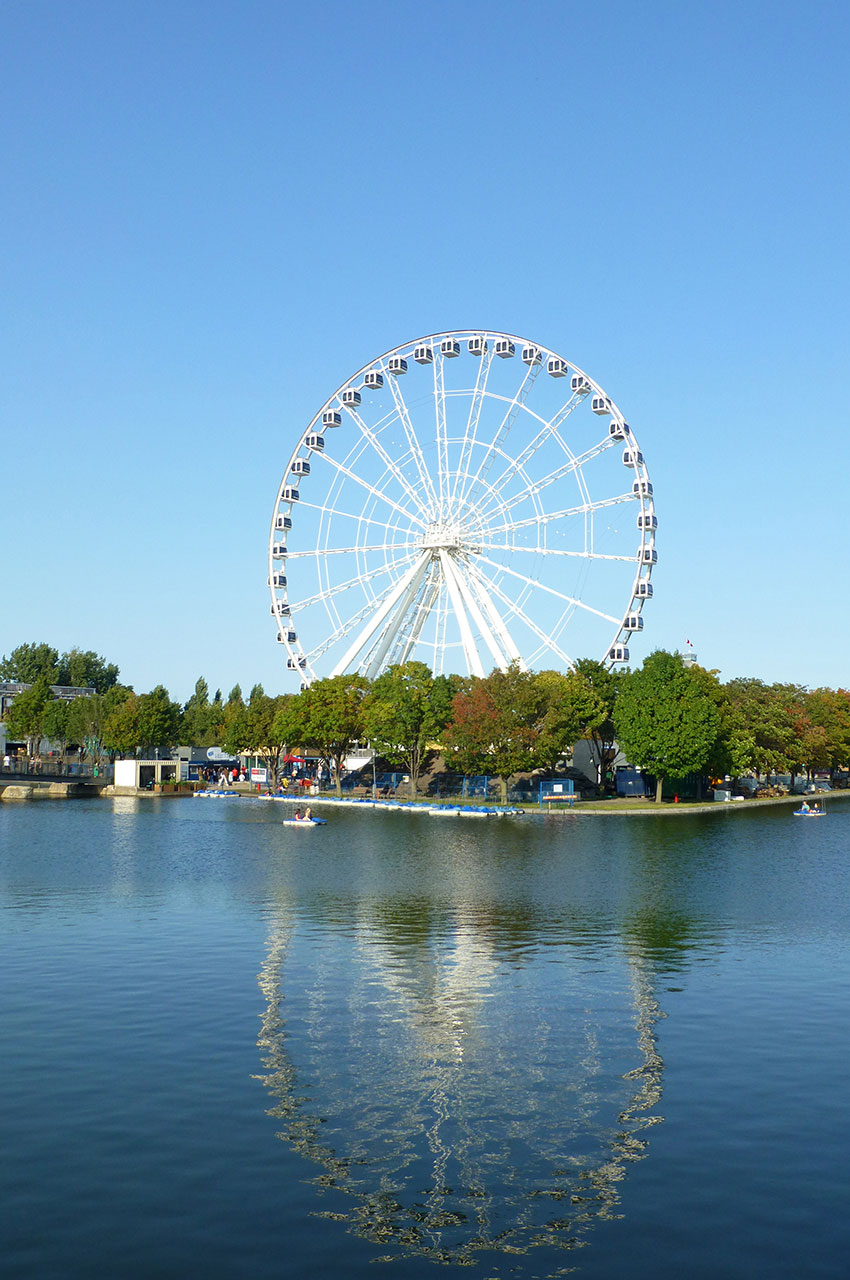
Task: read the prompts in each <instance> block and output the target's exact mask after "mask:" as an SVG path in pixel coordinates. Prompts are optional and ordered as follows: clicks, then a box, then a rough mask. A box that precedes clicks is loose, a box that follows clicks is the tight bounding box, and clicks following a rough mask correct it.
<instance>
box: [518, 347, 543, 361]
mask: <svg viewBox="0 0 850 1280" xmlns="http://www.w3.org/2000/svg"><path fill="white" fill-rule="evenodd" d="M522 358H523V360H524V361H525V363H526V364H542V363H543V352H542V351H541V350H540V348H539V347H523V349H522Z"/></svg>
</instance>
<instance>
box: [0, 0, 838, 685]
mask: <svg viewBox="0 0 850 1280" xmlns="http://www.w3.org/2000/svg"><path fill="white" fill-rule="evenodd" d="M848 34H850V9H848V8H847V6H846V5H845V4H842V3H832V2H828V3H823V2H821V0H814V2H811V0H810V2H807V3H782V2H781V0H778V2H777V3H770V4H768V3H746V2H745V3H740V2H738V3H734V4H733V3H728V2H726V0H720V2H712V3H707V2H706V3H693V4H682V3H673V2H670V3H661V2H657V0H650V2H649V3H644V4H634V3H613V2H606V0H602V2H601V3H593V4H591V3H581V4H579V3H568V2H562V3H549V2H546V0H543V2H541V3H522V4H521V3H504V2H503V3H499V2H498V0H495V2H493V0H491V2H490V3H482V2H480V0H466V2H465V3H458V4H452V5H434V4H432V5H422V4H419V3H415V4H414V3H410V2H409V0H396V2H394V3H364V4H352V3H339V2H337V0H334V2H332V3H317V4H310V5H304V4H291V3H256V2H252V0H246V2H240V3H236V0H232V2H230V3H221V2H218V3H217V2H216V0H212V3H209V2H206V3H199V2H196V0H182V2H181V0H169V2H168V3H162V2H160V0H154V2H153V3H151V2H150V0H146V2H145V3H144V4H142V3H136V2H128V3H122V4H114V3H112V0H108V2H106V0H103V2H94V0H75V3H66V4H58V3H55V0H50V2H49V3H48V2H45V0H26V2H21V0H6V2H5V4H4V5H3V8H2V12H0V37H2V45H3V49H4V73H3V77H2V83H0V99H2V121H3V124H2V132H3V151H4V183H3V186H4V195H3V200H2V204H0V243H2V279H0V297H2V304H0V324H2V341H3V348H4V359H3V366H4V369H3V374H2V382H1V383H0V425H1V426H2V452H1V453H0V467H2V476H3V484H2V505H0V511H1V512H2V530H3V541H2V547H3V552H2V590H1V591H0V653H8V652H9V651H10V649H12V648H13V647H14V646H15V645H16V644H18V643H20V642H22V641H28V640H47V641H50V642H51V643H53V644H54V645H56V646H57V647H59V648H68V647H70V646H72V645H75V644H76V645H79V646H81V647H83V648H94V649H96V650H97V651H98V652H100V653H103V654H104V655H105V656H106V657H107V658H108V659H109V660H110V661H114V662H117V663H118V664H119V666H120V668H121V672H122V676H123V678H124V679H125V680H127V681H128V682H129V683H132V684H133V685H134V686H135V687H136V689H137V690H140V691H142V690H145V689H148V688H150V687H151V685H152V684H154V683H156V682H157V681H159V680H162V681H163V682H164V683H165V684H166V685H167V686H168V687H169V689H170V690H171V692H172V694H173V695H174V696H175V697H178V698H180V699H181V700H182V699H185V698H186V697H187V696H188V695H189V693H190V692H191V689H192V686H193V684H194V681H195V679H196V677H197V676H198V675H201V674H203V675H204V676H205V677H206V678H207V680H208V681H209V683H210V686H211V688H212V689H214V688H215V687H216V686H220V687H221V688H222V689H223V690H224V691H225V693H226V692H227V690H228V689H229V688H230V687H231V686H232V685H233V684H234V683H235V682H236V681H240V682H241V683H242V685H243V687H247V686H250V685H251V684H252V683H253V682H254V681H255V680H260V681H262V682H263V684H264V685H265V687H266V689H267V691H269V692H279V691H284V690H287V689H292V688H293V687H294V686H293V683H292V677H291V676H288V675H287V673H286V672H285V670H283V659H282V658H281V648H282V646H279V645H277V644H276V643H275V631H274V626H273V623H272V620H271V617H270V614H269V604H268V594H267V587H266V576H267V560H266V547H267V536H268V527H269V521H270V517H271V514H272V507H273V504H274V499H275V495H276V492H277V486H278V483H279V481H280V476H281V473H282V470H283V467H284V465H285V463H286V460H287V458H288V457H289V454H290V452H291V450H292V448H293V447H294V440H295V438H296V437H297V435H298V434H300V432H301V431H302V430H303V428H304V427H305V426H306V424H307V423H308V422H309V420H310V419H311V418H312V416H313V414H314V413H315V412H316V410H317V409H318V408H319V407H320V406H321V404H322V403H323V401H324V400H325V399H326V398H327V397H328V396H329V395H330V394H331V392H332V391H333V390H334V389H335V388H336V387H337V386H338V385H340V384H341V383H342V382H343V381H344V380H345V379H346V378H347V377H348V376H349V375H351V374H352V373H353V372H354V371H355V370H356V369H358V368H359V367H360V366H361V365H363V364H365V363H366V362H368V361H369V360H371V359H372V358H373V357H375V356H377V355H378V354H380V353H381V352H382V351H385V350H386V349H388V348H390V347H393V346H395V345H397V344H399V343H402V342H405V341H407V340H408V339H412V338H414V337H416V336H418V335H419V334H424V333H429V332H433V331H438V330H445V329H451V328H465V327H474V326H481V327H489V328H494V329H504V330H506V331H508V332H513V333H518V334H522V335H524V336H528V337H530V338H534V339H537V340H539V341H540V342H541V343H544V344H546V345H547V346H549V347H551V348H553V349H554V350H556V351H559V352H560V353H561V354H562V355H564V356H566V357H567V358H568V359H571V360H573V361H575V362H576V364H578V365H579V366H580V367H582V368H584V369H586V370H587V371H588V372H589V373H591V374H592V375H593V376H594V377H595V378H597V379H598V381H599V382H600V383H601V384H602V385H603V386H604V387H605V389H606V390H607V391H609V392H610V394H611V395H612V396H613V397H614V398H615V400H616V401H617V403H618V404H619V405H620V406H621V407H622V408H623V410H624V412H625V413H626V414H627V416H628V418H629V420H630V422H632V423H633V425H634V426H635V428H636V430H637V431H638V434H639V439H640V442H641V445H642V447H643V449H644V452H645V454H646V456H647V461H648V463H649V467H650V471H651V474H652V478H653V482H654V484H655V491H656V497H657V509H658V515H659V535H658V544H657V545H658V551H659V566H658V570H657V572H656V574H655V576H654V579H653V581H654V583H655V587H656V598H655V599H654V600H653V601H652V602H651V605H650V607H648V608H647V610H646V612H645V622H646V630H645V632H644V635H643V637H642V638H641V641H640V644H639V645H638V644H634V645H633V646H632V653H633V657H636V658H637V659H638V661H639V660H640V659H641V658H642V657H643V656H644V655H645V654H646V653H647V652H649V651H650V650H651V649H652V648H656V647H659V646H663V647H668V648H682V647H683V646H684V643H685V640H686V639H690V640H691V641H693V644H694V646H695V648H696V650H697V652H698V654H699V657H700V660H701V661H703V662H704V663H705V664H706V665H707V666H711V667H717V668H719V669H720V671H721V673H722V676H723V678H730V677H732V676H736V675H758V676H761V677H762V678H764V679H766V680H778V679H782V680H796V681H800V682H802V683H805V684H809V685H811V686H815V685H819V684H829V685H833V686H837V685H844V686H846V685H848V684H850V671H848V659H847V634H848V623H850V607H849V606H848V594H847V585H846V584H847V577H848V565H850V559H848V556H849V555H850V552H848V537H847V532H848V517H847V508H848V497H850V478H849V477H850V468H849V467H848V453H847V435H848V433H847V425H848V423H847V405H848V401H850V395H848V390H850V388H848V381H850V378H848V367H849V366H850V362H848V302H847V299H848V292H850V290H848V261H849V260H850V255H848V226H850V209H848V165H847V161H848V136H850V130H848V124H849V123H850V121H848V106H847V101H848V94H847V60H848V52H850V49H848V45H850V40H848Z"/></svg>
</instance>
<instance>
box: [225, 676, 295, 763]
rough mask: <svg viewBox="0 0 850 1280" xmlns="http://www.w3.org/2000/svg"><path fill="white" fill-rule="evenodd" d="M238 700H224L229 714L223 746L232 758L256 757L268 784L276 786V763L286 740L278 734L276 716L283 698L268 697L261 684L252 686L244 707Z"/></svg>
mask: <svg viewBox="0 0 850 1280" xmlns="http://www.w3.org/2000/svg"><path fill="white" fill-rule="evenodd" d="M241 697H242V695H241V692H240V693H239V695H238V698H233V696H232V695H231V698H230V699H229V700H228V705H229V706H230V705H231V703H232V707H233V713H232V715H231V716H230V717H229V719H228V720H227V723H226V731H225V738H224V746H225V747H226V749H227V750H228V751H230V752H231V753H232V754H234V755H237V754H240V753H243V752H244V753H248V754H251V755H256V756H259V757H260V759H261V760H262V761H263V763H264V764H265V766H266V768H267V770H268V773H269V781H270V782H272V783H274V782H277V780H278V778H279V776H280V762H281V757H282V755H283V751H284V747H285V745H286V740H285V738H283V737H282V736H281V734H280V733H279V731H278V725H277V715H278V712H279V711H281V710H282V708H283V705H284V702H285V698H284V697H283V696H282V695H281V696H279V697H275V698H272V697H269V695H268V694H267V693H266V692H265V691H264V689H263V686H262V685H261V684H256V685H254V687H253V689H252V690H251V694H250V697H249V698H248V703H247V706H246V705H245V704H244V703H242V701H241Z"/></svg>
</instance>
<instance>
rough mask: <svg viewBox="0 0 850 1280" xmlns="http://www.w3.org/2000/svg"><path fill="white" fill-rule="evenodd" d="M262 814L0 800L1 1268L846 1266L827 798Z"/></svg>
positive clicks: (9, 1272)
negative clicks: (656, 806) (600, 808)
mask: <svg viewBox="0 0 850 1280" xmlns="http://www.w3.org/2000/svg"><path fill="white" fill-rule="evenodd" d="M281 808H282V806H278V805H264V804H261V803H259V802H251V801H245V800H238V801H222V802H215V801H191V800H170V801H169V800H153V799H147V798H146V799H145V800H141V801H135V800H130V799H120V800H119V799H116V800H115V801H107V800H103V801H94V802H83V801H79V802H65V803H61V802H54V803H47V802H43V803H39V804H28V805H21V806H13V805H11V804H9V805H2V806H0V974H2V979H0V1027H2V1033H3V1089H2V1093H0V1135H2V1148H1V1149H2V1152H3V1158H2V1160H0V1205H2V1206H3V1212H2V1215H0V1257H1V1258H2V1259H3V1266H2V1270H3V1275H4V1276H11V1277H18V1276H26V1277H38V1280H43V1278H47V1277H54V1276H55V1277H77V1276H79V1277H83V1276H85V1277H91V1276H92V1275H95V1276H97V1275H114V1276H120V1277H145V1278H147V1277H152V1276H156V1277H172V1276H173V1277H184V1276H187V1275H205V1276H209V1277H237V1276H239V1277H241V1276H248V1275H250V1276H251V1277H252V1278H258V1277H266V1276H268V1277H289V1276H292V1277H296V1276H304V1275H310V1276H319V1277H320V1276H324V1275H328V1276H330V1275H334V1276H338V1275H340V1274H344V1275H345V1276H349V1277H355V1278H356V1280H359V1278H360V1277H366V1276H367V1275H368V1276H374V1275H375V1264H376V1260H380V1262H381V1263H382V1264H383V1274H385V1275H387V1276H390V1277H393V1276H404V1277H425V1276H433V1275H435V1274H437V1273H436V1272H435V1266H436V1265H441V1266H442V1267H443V1268H444V1273H445V1271H448V1272H450V1273H451V1274H454V1273H455V1272H457V1274H458V1275H460V1274H461V1271H460V1269H461V1268H462V1267H463V1268H464V1270H463V1272H462V1274H464V1275H473V1276H474V1275H478V1276H480V1277H481V1278H482V1280H490V1277H497V1276H498V1277H519V1278H522V1280H525V1278H526V1277H549V1276H556V1275H562V1274H565V1273H574V1274H577V1275H578V1276H582V1277H600V1278H601V1277H606V1278H608V1277H613V1276H620V1275H626V1274H628V1275H629V1276H630V1277H635V1278H640V1277H644V1276H646V1277H650V1276H652V1277H653V1280H658V1278H659V1277H661V1278H662V1280H663V1278H664V1277H674V1276H675V1277H680V1276H681V1275H683V1274H687V1275H688V1277H689V1280H695V1278H699V1277H717V1276H723V1277H745V1276H746V1277H748V1278H752V1277H762V1276H764V1277H767V1276H770V1277H771V1280H776V1278H777V1277H789V1278H790V1277H794V1278H795V1280H799V1278H800V1277H819V1276H830V1277H831V1276H839V1275H840V1276H843V1275H844V1274H845V1273H846V1258H847V1254H848V1249H850V1220H848V1214H847V1202H848V1192H850V1175H848V1161H847V1156H846V1138H845V1131H846V1119H845V1113H846V1099H847V1095H848V1084H850V1080H848V1067H847V1057H848V1055H847V1013H848V994H849V993H850V958H848V947H847V938H848V923H850V920H848V917H850V906H848V903H849V902H850V895H848V878H850V873H848V845H850V839H848V837H850V804H844V805H842V804H841V802H839V801H836V802H834V803H833V804H832V805H831V810H830V814H829V816H828V818H827V819H826V820H824V821H821V822H803V821H800V820H794V819H793V818H791V817H790V815H789V814H788V812H787V810H763V811H761V812H755V813H752V812H750V813H734V814H730V813H720V814H717V815H709V816H706V817H691V818H677V819H675V820H674V819H651V818H650V819H647V818H631V819H630V818H626V817H620V818H607V817H606V818H581V817H576V816H571V817H566V818H552V819H547V818H542V817H537V816H535V817H530V818H526V819H523V820H518V821H512V820H498V821H496V820H488V821H486V822H485V821H481V822H474V821H468V820H466V821H465V820H463V819H439V820H436V819H429V818H428V817H425V816H410V815H401V814H399V815H396V814H389V813H384V814H380V813H379V814H369V813H363V812H356V811H355V812H351V811H347V812H345V811H341V812H339V813H334V814H332V815H331V818H332V820H331V822H330V823H329V825H328V826H327V827H325V828H319V829H316V830H312V831H299V830H297V829H292V828H283V827H281V826H280V825H279V818H280V816H281V813H280V811H281ZM379 1274H380V1271H379Z"/></svg>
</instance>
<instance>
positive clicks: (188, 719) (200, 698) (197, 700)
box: [183, 676, 213, 747]
mask: <svg viewBox="0 0 850 1280" xmlns="http://www.w3.org/2000/svg"><path fill="white" fill-rule="evenodd" d="M212 722H213V713H212V707H211V705H210V690H209V685H208V684H207V682H206V680H205V679H204V678H203V676H199V678H198V679H197V680H196V681H195V691H194V693H193V694H192V696H191V698H190V699H189V701H188V702H187V703H186V705H185V707H184V708H183V739H184V741H185V742H186V744H187V745H188V746H190V747H204V746H208V745H209V743H210V730H211V728H212Z"/></svg>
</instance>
